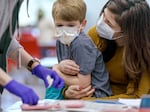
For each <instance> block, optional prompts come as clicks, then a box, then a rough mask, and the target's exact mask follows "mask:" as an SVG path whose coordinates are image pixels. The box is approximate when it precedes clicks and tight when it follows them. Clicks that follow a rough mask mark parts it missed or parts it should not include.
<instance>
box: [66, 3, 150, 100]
mask: <svg viewBox="0 0 150 112" xmlns="http://www.w3.org/2000/svg"><path fill="white" fill-rule="evenodd" d="M149 31H150V8H149V5H148V3H147V2H146V0H109V1H108V2H107V3H106V4H105V6H104V7H103V10H102V12H101V14H100V18H99V19H98V22H97V25H96V27H93V28H91V29H90V30H89V36H90V37H91V38H92V40H93V41H94V43H95V45H96V46H97V47H98V49H99V50H101V51H102V53H103V57H104V61H105V63H106V67H107V69H108V71H109V77H110V84H111V88H112V91H113V96H110V97H104V98H106V99H117V98H139V97H141V96H142V95H143V94H149V93H150V61H149V57H150V35H149ZM72 65H73V64H72ZM64 68H65V67H64ZM74 71H75V70H74ZM73 74H75V73H73ZM92 92H93V89H92V90H91V88H90V87H87V88H86V89H84V90H83V89H79V87H78V86H77V85H75V86H70V87H69V88H68V89H67V90H66V91H65V96H66V97H67V98H81V97H85V96H89V95H91V94H92ZM88 99H89V98H88ZM91 99H92V98H91ZM93 99H94V98H93Z"/></svg>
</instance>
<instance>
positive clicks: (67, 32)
mask: <svg viewBox="0 0 150 112" xmlns="http://www.w3.org/2000/svg"><path fill="white" fill-rule="evenodd" d="M79 32H80V28H78V27H76V26H75V27H68V26H62V27H56V37H57V39H58V40H59V41H60V42H61V43H63V44H65V45H70V43H71V42H72V41H73V40H74V39H75V38H76V37H77V36H78V35H79Z"/></svg>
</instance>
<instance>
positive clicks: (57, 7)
mask: <svg viewBox="0 0 150 112" xmlns="http://www.w3.org/2000/svg"><path fill="white" fill-rule="evenodd" d="M52 16H53V18H54V20H55V19H57V18H58V19H62V20H65V21H76V20H79V21H80V22H82V21H83V20H84V19H85V16H86V4H85V2H84V0H56V1H55V2H54V4H53V8H52Z"/></svg>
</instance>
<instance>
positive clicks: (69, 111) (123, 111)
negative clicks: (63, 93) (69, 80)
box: [3, 99, 137, 112]
mask: <svg viewBox="0 0 150 112" xmlns="http://www.w3.org/2000/svg"><path fill="white" fill-rule="evenodd" d="M47 101H48V102H49V103H54V102H56V101H57V102H61V101H62V100H61V101H60V100H46V99H44V100H41V101H39V102H40V103H41V102H42V103H44V102H47ZM63 101H64V100H63ZM66 101H68V100H66ZM80 101H83V100H80ZM83 102H84V106H83V107H81V108H65V109H64V108H63V109H62V110H57V111H53V112H127V110H128V109H130V108H129V107H128V106H126V105H124V104H119V103H116V104H113V103H97V102H93V101H83ZM21 105H22V103H21V101H19V102H16V103H15V104H13V105H12V106H10V107H8V108H7V109H5V110H3V112H50V110H42V111H41V110H39V111H37V110H34V111H33V110H32V111H22V110H21V108H20V106H21ZM128 112H129V111H128ZM135 112H137V111H135Z"/></svg>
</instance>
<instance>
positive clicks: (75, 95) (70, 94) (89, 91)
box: [65, 85, 95, 99]
mask: <svg viewBox="0 0 150 112" xmlns="http://www.w3.org/2000/svg"><path fill="white" fill-rule="evenodd" d="M94 91H95V89H94V88H92V87H91V86H88V87H87V88H85V89H81V88H80V87H79V86H78V85H71V86H69V88H68V89H67V90H66V92H65V95H66V96H67V98H72V99H80V98H82V97H90V96H92V95H93V92H94Z"/></svg>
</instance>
